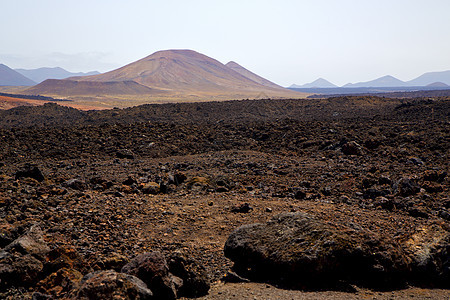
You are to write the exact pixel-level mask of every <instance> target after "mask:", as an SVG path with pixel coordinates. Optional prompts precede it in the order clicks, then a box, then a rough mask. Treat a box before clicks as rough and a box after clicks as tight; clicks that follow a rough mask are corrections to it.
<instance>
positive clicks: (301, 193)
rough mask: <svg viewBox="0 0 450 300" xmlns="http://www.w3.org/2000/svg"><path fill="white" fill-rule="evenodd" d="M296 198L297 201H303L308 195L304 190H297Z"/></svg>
mask: <svg viewBox="0 0 450 300" xmlns="http://www.w3.org/2000/svg"><path fill="white" fill-rule="evenodd" d="M294 198H295V199H297V200H303V199H305V198H306V193H305V192H304V191H302V190H297V191H296V192H295V195H294Z"/></svg>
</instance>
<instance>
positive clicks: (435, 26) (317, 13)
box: [0, 0, 450, 86]
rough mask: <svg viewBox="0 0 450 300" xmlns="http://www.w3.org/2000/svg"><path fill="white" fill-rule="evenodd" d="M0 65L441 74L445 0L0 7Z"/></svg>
mask: <svg viewBox="0 0 450 300" xmlns="http://www.w3.org/2000/svg"><path fill="white" fill-rule="evenodd" d="M0 8H1V12H2V17H1V18H0V41H1V44H0V63H4V64H6V65H8V66H10V67H12V68H38V67H54V66H60V67H63V68H65V69H67V70H69V71H73V72H75V71H76V72H79V71H91V70H98V71H101V72H104V71H109V70H112V69H115V68H117V67H120V66H122V65H125V64H127V63H130V62H133V61H135V60H138V59H140V58H143V57H145V56H147V55H150V54H152V53H153V52H155V51H158V50H164V49H192V50H196V51H198V52H201V53H203V54H205V55H208V56H210V57H213V58H215V59H217V60H219V61H220V62H222V63H227V62H228V61H230V60H234V61H236V62H238V63H239V64H241V65H243V66H244V67H246V68H247V69H249V70H251V71H253V72H255V73H257V74H259V75H261V76H263V77H265V78H267V79H269V80H272V81H274V82H276V83H278V84H281V85H284V86H288V85H291V84H293V83H296V84H304V83H307V82H311V81H313V80H315V79H317V78H318V77H323V78H325V79H328V80H330V81H331V82H333V83H335V84H337V85H343V84H345V83H348V82H357V81H367V80H371V79H375V78H377V77H380V76H383V75H387V74H390V75H393V76H395V77H397V78H399V79H401V80H411V79H413V78H415V77H417V76H419V75H421V74H422V73H424V72H428V71H444V70H450V17H449V13H450V0H374V1H372V0H308V1H306V0H295V1H294V0H276V1H275V0H273V1H272V0H266V1H264V0H254V1H253V0H237V1H236V0H228V1H213V0H189V1H188V0H161V1H151V0H146V1H144V0H77V1H72V0H39V1H37V0H14V1H7V0H0Z"/></svg>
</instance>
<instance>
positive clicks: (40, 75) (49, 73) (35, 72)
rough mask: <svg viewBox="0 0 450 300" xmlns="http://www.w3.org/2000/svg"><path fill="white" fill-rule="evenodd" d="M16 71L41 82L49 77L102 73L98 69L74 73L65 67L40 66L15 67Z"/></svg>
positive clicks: (62, 77)
mask: <svg viewBox="0 0 450 300" xmlns="http://www.w3.org/2000/svg"><path fill="white" fill-rule="evenodd" d="M15 71H17V72H19V73H20V74H22V75H23V76H26V77H28V78H30V79H31V80H33V81H35V82H37V83H41V82H43V81H44V80H47V79H65V78H69V77H73V76H89V75H97V74H100V73H99V72H97V71H93V72H87V73H83V72H79V73H72V72H69V71H67V70H64V69H63V68H59V67H56V68H39V69H30V70H26V69H15Z"/></svg>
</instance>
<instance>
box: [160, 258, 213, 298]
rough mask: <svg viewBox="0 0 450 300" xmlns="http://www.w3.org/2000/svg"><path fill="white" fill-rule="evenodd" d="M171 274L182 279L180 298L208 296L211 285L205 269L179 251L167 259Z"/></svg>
mask: <svg viewBox="0 0 450 300" xmlns="http://www.w3.org/2000/svg"><path fill="white" fill-rule="evenodd" d="M167 263H168V266H169V270H170V272H171V273H172V274H173V275H175V276H176V277H179V278H181V279H182V285H181V286H180V288H179V289H178V291H177V293H178V296H179V297H195V298H196V297H201V296H205V295H207V294H208V291H209V288H210V283H209V276H208V273H207V272H206V269H205V267H203V266H202V265H200V264H199V263H198V262H197V261H196V260H194V259H193V258H190V257H188V256H187V255H186V254H183V253H181V252H179V251H176V252H173V253H172V254H170V255H169V257H168V258H167Z"/></svg>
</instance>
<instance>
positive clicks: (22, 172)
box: [14, 164, 45, 182]
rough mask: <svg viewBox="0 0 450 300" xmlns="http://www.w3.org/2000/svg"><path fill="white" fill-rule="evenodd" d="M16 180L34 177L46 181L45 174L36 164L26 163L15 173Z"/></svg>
mask: <svg viewBox="0 0 450 300" xmlns="http://www.w3.org/2000/svg"><path fill="white" fill-rule="evenodd" d="M14 176H15V178H16V180H17V179H20V178H33V179H35V180H37V181H39V182H42V181H44V179H45V178H44V175H43V174H42V172H41V170H40V169H39V168H38V167H37V166H36V165H31V164H25V165H24V166H23V167H22V168H21V169H19V170H18V171H17V172H16V173H15V174H14Z"/></svg>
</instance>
